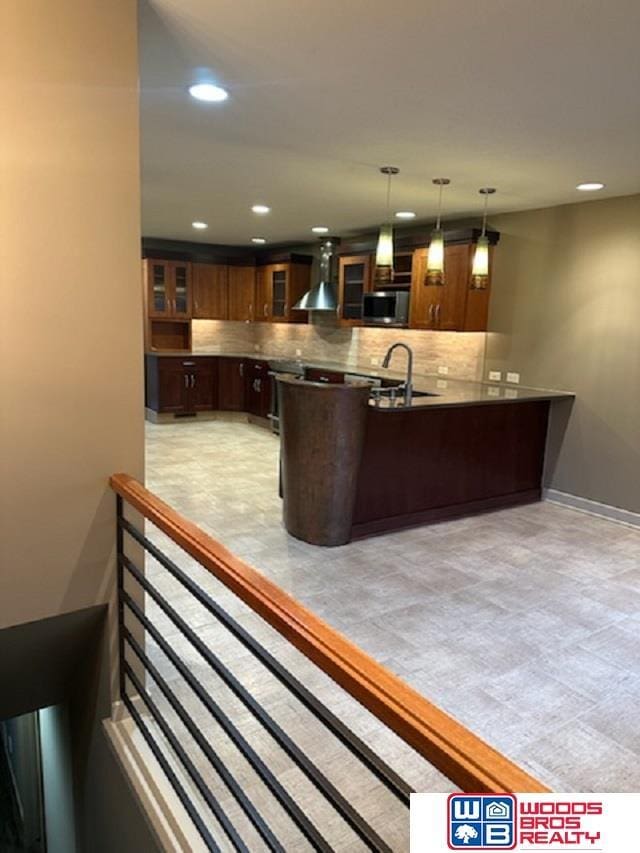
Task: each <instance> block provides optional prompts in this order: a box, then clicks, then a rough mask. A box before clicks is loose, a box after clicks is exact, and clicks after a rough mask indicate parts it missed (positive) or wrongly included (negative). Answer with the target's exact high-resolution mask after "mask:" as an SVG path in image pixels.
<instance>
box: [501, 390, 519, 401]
mask: <svg viewBox="0 0 640 853" xmlns="http://www.w3.org/2000/svg"><path fill="white" fill-rule="evenodd" d="M504 396H505V397H506V399H507V400H516V399H517V397H518V389H517V388H505V389H504Z"/></svg>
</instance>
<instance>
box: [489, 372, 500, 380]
mask: <svg viewBox="0 0 640 853" xmlns="http://www.w3.org/2000/svg"><path fill="white" fill-rule="evenodd" d="M501 379H502V373H501V372H500V371H499V370H490V371H489V382H500V380H501Z"/></svg>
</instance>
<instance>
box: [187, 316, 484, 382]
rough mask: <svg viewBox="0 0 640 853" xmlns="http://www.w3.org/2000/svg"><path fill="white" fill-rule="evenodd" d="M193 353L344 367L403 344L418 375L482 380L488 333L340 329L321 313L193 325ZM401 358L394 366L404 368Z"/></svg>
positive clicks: (365, 363) (374, 359) (373, 360)
mask: <svg viewBox="0 0 640 853" xmlns="http://www.w3.org/2000/svg"><path fill="white" fill-rule="evenodd" d="M192 334H193V344H192V346H193V351H194V352H243V353H245V352H246V353H251V352H255V353H256V354H266V355H271V356H275V357H280V356H286V357H292V358H295V357H296V354H297V350H300V354H301V357H302V358H306V359H317V360H318V361H333V362H340V363H343V364H345V365H347V366H349V367H354V368H355V367H360V368H363V367H372V366H374V365H375V364H378V365H379V364H380V363H381V361H382V359H383V358H384V354H385V353H386V351H387V349H388V348H389V346H391V344H393V343H395V342H396V341H403V342H404V343H406V344H408V345H409V346H410V347H411V348H412V349H413V354H414V371H415V372H416V373H429V374H437V373H438V370H439V368H446V369H447V375H448V376H449V377H450V378H453V379H467V380H480V379H481V378H482V374H483V366H484V357H485V344H486V334H485V333H484V332H428V331H422V330H412V329H375V328H364V327H360V328H358V327H356V328H342V327H340V326H337V325H336V322H335V319H334V317H333V315H331V316H326V317H324V316H322V315H320V314H317V315H315V316H314V317H313V321H312V322H311V323H309V324H308V325H307V324H296V323H237V322H231V321H226V320H193V322H192ZM404 363H405V362H404V357H403V355H402V353H397V354H396V355H395V356H394V365H393V366H394V367H396V369H397V368H399V369H400V370H403V369H404Z"/></svg>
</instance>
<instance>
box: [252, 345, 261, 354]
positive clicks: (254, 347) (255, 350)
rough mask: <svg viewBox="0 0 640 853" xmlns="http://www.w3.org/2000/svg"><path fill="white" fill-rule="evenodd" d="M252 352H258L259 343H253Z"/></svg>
mask: <svg viewBox="0 0 640 853" xmlns="http://www.w3.org/2000/svg"><path fill="white" fill-rule="evenodd" d="M253 349H254V352H260V344H254V345H253Z"/></svg>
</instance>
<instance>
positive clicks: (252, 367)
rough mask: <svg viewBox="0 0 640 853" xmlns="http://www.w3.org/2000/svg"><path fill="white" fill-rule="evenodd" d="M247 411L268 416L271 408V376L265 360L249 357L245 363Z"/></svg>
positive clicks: (260, 415)
mask: <svg viewBox="0 0 640 853" xmlns="http://www.w3.org/2000/svg"><path fill="white" fill-rule="evenodd" d="M244 379H245V386H244V388H245V411H247V412H248V413H249V414H250V415H256V416H257V417H260V418H266V417H267V416H268V414H269V411H270V409H271V377H270V376H269V365H268V364H267V363H266V362H264V361H253V360H251V359H247V360H246V361H245V363H244Z"/></svg>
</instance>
